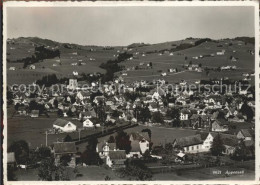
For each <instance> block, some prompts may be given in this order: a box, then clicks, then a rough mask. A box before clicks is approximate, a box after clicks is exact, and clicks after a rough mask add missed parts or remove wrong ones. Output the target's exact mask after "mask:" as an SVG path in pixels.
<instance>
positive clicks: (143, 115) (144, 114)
mask: <svg viewBox="0 0 260 185" xmlns="http://www.w3.org/2000/svg"><path fill="white" fill-rule="evenodd" d="M138 118H139V119H140V120H141V121H142V122H143V123H145V122H146V121H148V120H149V119H150V118H151V112H150V110H149V108H148V107H147V106H146V107H144V108H141V111H140V115H139V116H138Z"/></svg>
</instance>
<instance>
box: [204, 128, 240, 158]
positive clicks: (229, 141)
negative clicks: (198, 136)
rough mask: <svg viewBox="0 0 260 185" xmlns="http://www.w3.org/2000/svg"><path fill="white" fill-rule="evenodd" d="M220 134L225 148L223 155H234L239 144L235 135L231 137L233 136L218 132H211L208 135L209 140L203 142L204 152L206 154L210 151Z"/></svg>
mask: <svg viewBox="0 0 260 185" xmlns="http://www.w3.org/2000/svg"><path fill="white" fill-rule="evenodd" d="M218 134H219V135H220V138H221V140H222V142H223V145H224V147H225V150H224V151H223V154H226V155H230V154H233V153H234V151H235V147H236V146H237V144H238V139H237V137H236V136H235V135H231V134H223V133H216V132H210V133H209V134H208V136H207V138H206V139H205V140H204V142H203V146H202V149H203V150H202V151H204V152H208V151H210V148H211V145H212V143H213V140H214V138H215V137H216V136H217V135H218Z"/></svg>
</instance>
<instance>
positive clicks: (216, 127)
mask: <svg viewBox="0 0 260 185" xmlns="http://www.w3.org/2000/svg"><path fill="white" fill-rule="evenodd" d="M211 131H213V132H226V131H228V122H226V121H225V120H215V121H213V123H212V125H211Z"/></svg>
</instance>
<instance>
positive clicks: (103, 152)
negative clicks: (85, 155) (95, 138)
mask: <svg viewBox="0 0 260 185" xmlns="http://www.w3.org/2000/svg"><path fill="white" fill-rule="evenodd" d="M115 150H116V143H108V142H101V143H98V144H97V147H96V152H97V153H98V154H99V156H100V157H101V158H105V157H107V156H108V153H109V151H115Z"/></svg>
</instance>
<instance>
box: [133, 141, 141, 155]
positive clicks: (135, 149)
mask: <svg viewBox="0 0 260 185" xmlns="http://www.w3.org/2000/svg"><path fill="white" fill-rule="evenodd" d="M140 151H141V148H140V144H139V141H138V140H133V141H131V152H140Z"/></svg>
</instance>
